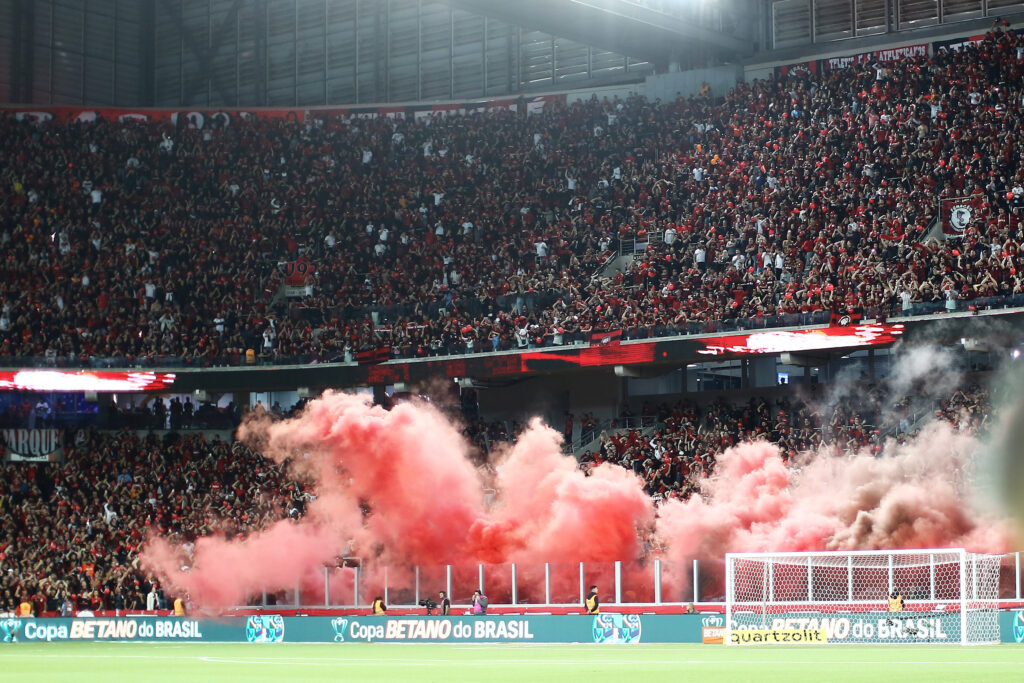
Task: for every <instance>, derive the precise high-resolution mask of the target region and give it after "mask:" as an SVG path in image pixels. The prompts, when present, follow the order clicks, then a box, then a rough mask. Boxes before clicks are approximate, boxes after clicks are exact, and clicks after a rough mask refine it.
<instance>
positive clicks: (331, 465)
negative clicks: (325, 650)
mask: <svg viewBox="0 0 1024 683" xmlns="http://www.w3.org/2000/svg"><path fill="white" fill-rule="evenodd" d="M239 438H240V439H242V440H245V441H248V442H250V443H253V444H254V445H256V446H258V447H259V448H260V450H261V452H262V453H263V454H264V455H265V456H266V457H268V458H271V459H273V460H275V461H278V462H281V461H284V460H286V459H289V458H290V459H291V461H292V463H293V467H295V468H296V469H297V470H298V471H300V472H302V473H304V474H306V475H308V476H312V477H314V478H315V480H316V481H317V482H318V485H317V490H316V495H317V498H316V500H314V501H312V502H311V503H310V504H309V505H308V509H307V514H306V515H305V517H304V518H303V519H302V520H300V521H298V522H294V521H290V520H285V521H281V522H278V523H277V524H275V525H273V526H272V527H270V528H269V529H268V530H266V531H264V532H261V533H254V534H251V535H250V536H249V538H248V539H246V540H244V541H234V540H232V541H229V540H226V539H224V538H205V539H200V540H198V541H197V542H196V545H195V551H194V555H193V558H192V567H191V568H190V569H188V570H187V571H184V570H182V569H181V564H182V560H181V554H180V553H178V552H176V551H175V549H174V548H171V547H170V546H169V545H168V544H167V543H166V542H165V541H162V540H154V541H151V542H150V543H149V544H148V546H147V549H146V551H145V552H144V553H143V562H144V563H145V565H146V566H148V567H150V568H151V569H153V570H154V571H155V572H156V573H157V574H159V575H160V576H162V577H164V579H165V580H166V581H167V582H168V583H170V584H171V585H172V586H174V587H175V588H176V589H178V590H185V591H188V592H189V593H190V594H191V597H192V599H193V600H194V601H195V602H197V603H198V604H200V605H202V606H204V607H206V608H211V609H216V608H222V607H226V606H230V605H238V604H244V602H245V598H246V596H248V595H252V594H254V593H259V592H260V591H261V590H262V589H263V588H264V587H266V588H268V589H270V590H276V589H279V588H289V589H290V588H292V587H293V586H295V585H302V586H304V587H306V588H307V589H310V590H316V588H317V586H319V591H320V592H319V595H320V596H321V597H322V595H323V588H322V586H323V566H324V565H325V564H328V565H332V566H333V564H334V560H335V558H336V557H338V556H339V555H352V556H357V557H360V558H362V559H363V560H364V561H366V562H367V565H368V566H369V569H370V571H369V573H368V575H364V576H366V579H367V581H366V583H364V590H365V591H367V592H369V591H371V590H375V589H376V587H377V586H378V585H382V583H383V576H382V574H381V573H380V572H379V571H377V573H376V574H374V570H373V567H377V568H380V567H384V566H388V567H390V568H391V569H390V572H391V577H390V578H393V577H394V575H395V572H401V571H402V569H401V568H403V567H409V566H412V565H420V566H435V565H448V564H451V565H476V564H477V563H493V564H501V563H508V562H517V563H521V564H523V565H524V566H523V568H522V573H523V576H524V581H527V582H528V581H531V580H532V581H534V582H535V581H537V580H541V579H542V578H543V569H542V568H541V569H540V573H539V576H538V575H537V569H536V566H537V565H542V564H543V563H544V562H560V561H564V562H569V561H572V562H577V563H578V562H580V561H583V562H597V561H612V560H615V559H619V558H630V557H636V556H637V555H638V554H639V549H640V544H639V541H638V539H637V535H636V529H637V528H638V527H639V526H641V525H648V526H649V525H650V524H651V523H653V519H654V506H653V504H652V502H651V500H650V499H649V498H648V497H647V496H646V495H645V494H644V492H643V487H642V484H641V482H640V480H639V479H638V478H637V477H636V476H635V475H633V474H632V473H630V472H626V471H625V470H622V469H620V468H611V467H609V468H601V471H599V472H595V473H594V475H593V476H591V477H585V476H584V475H583V473H582V472H580V471H579V470H578V469H577V468H576V461H575V460H573V459H572V458H568V457H566V456H564V455H563V454H562V452H561V436H560V435H559V434H558V433H557V432H555V431H554V430H552V429H551V428H549V427H546V426H544V425H543V424H541V422H540V421H539V420H533V421H531V422H530V424H529V426H528V428H527V429H526V430H525V431H524V432H523V433H522V434H521V435H520V437H519V439H518V441H517V443H515V444H514V445H510V446H507V447H505V448H504V449H503V450H501V451H500V452H499V453H498V454H497V456H496V458H495V459H494V464H495V467H496V472H495V473H494V474H493V475H486V476H485V475H484V474H481V472H479V471H478V470H477V469H476V468H475V467H474V466H473V464H472V463H471V461H470V459H469V450H468V445H467V443H466V440H465V439H464V438H463V437H462V435H461V434H460V432H459V431H458V430H457V429H456V427H455V426H453V425H452V424H451V423H450V422H449V421H448V420H447V419H446V418H445V417H444V415H442V414H441V413H440V412H439V411H437V410H436V409H434V408H433V407H431V406H430V405H428V404H411V403H404V404H400V405H398V406H396V407H395V408H394V409H393V410H391V411H386V410H384V409H382V408H380V407H376V406H371V405H369V404H368V403H367V401H366V400H365V399H363V398H360V397H356V396H352V395H348V394H342V393H333V392H329V393H327V394H325V395H324V396H323V397H322V398H321V399H319V400H316V401H313V402H311V403H310V404H309V406H308V407H307V409H306V410H305V411H304V412H303V414H302V415H301V416H299V417H297V418H295V419H290V420H283V421H279V422H272V421H270V420H267V419H263V420H252V421H248V422H246V423H245V424H244V425H243V426H242V428H241V429H240V431H239ZM489 489H493V490H494V495H495V499H494V501H493V502H492V503H491V505H490V506H487V505H485V492H486V491H487V490H489ZM362 503H365V504H366V505H368V506H369V508H370V510H371V512H370V514H369V515H367V516H365V517H364V516H363V514H362V511H361V509H360V506H361V504H362ZM531 565H533V566H531ZM474 571H475V567H474ZM492 576H493V574H492ZM474 578H475V577H474ZM496 578H497V577H496ZM573 578H574V577H573V575H566V576H565V577H561V576H559V577H556V579H557V581H558V582H559V583H565V584H571V583H572V579H573ZM462 579H464V580H465V582H466V583H467V585H473V582H471V581H470V579H468V578H465V577H460V576H457V577H456V580H457V581H459V580H462ZM575 580H576V581H577V582H578V574H577V575H575ZM504 583H505V584H506V585H504V586H503V585H502V580H501V579H498V580H497V582H496V583H495V582H492V581H491V580H490V579H488V592H490V593H491V595H492V599H493V598H494V597H497V598H498V600H500V599H501V597H502V596H503V595H510V593H511V587H510V585H509V584H510V576H506V577H504ZM441 585H443V584H441ZM431 588H432V589H433V586H431ZM565 590H569V589H568V588H567V587H565ZM562 592H564V590H563V591H562ZM570 593H571V591H570ZM366 594H367V593H366V592H364V594H363V597H365V596H366ZM455 597H460V596H455ZM461 597H468V594H467V596H461ZM542 597H543V596H539V599H538V595H534V596H532V599H533V600H534V601H535V602H536V601H542Z"/></svg>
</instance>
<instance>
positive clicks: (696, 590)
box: [693, 560, 700, 605]
mask: <svg viewBox="0 0 1024 683" xmlns="http://www.w3.org/2000/svg"><path fill="white" fill-rule="evenodd" d="M699 581H700V565H698V564H697V560H694V561H693V604H695V605H696V604H697V603H698V602H700V585H699V583H698V582H699Z"/></svg>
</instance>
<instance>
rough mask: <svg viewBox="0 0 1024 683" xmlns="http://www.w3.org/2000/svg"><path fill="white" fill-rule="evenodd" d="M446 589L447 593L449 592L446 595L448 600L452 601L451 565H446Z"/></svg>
mask: <svg viewBox="0 0 1024 683" xmlns="http://www.w3.org/2000/svg"><path fill="white" fill-rule="evenodd" d="M444 587H445V591H447V592H446V593H445V594H446V595H447V596H448V599H449V600H451V599H452V566H451V565H450V564H449V565H445V581H444Z"/></svg>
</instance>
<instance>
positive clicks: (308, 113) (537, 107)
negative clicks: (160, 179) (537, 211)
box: [3, 94, 566, 129]
mask: <svg viewBox="0 0 1024 683" xmlns="http://www.w3.org/2000/svg"><path fill="white" fill-rule="evenodd" d="M565 101H566V96H565V95H564V94H559V95H536V96H529V97H528V96H522V97H504V98H500V99H492V100H476V101H470V102H451V103H446V104H414V105H390V106H383V107H320V108H316V109H193V110H187V109H148V108H143V107H131V108H115V107H85V106H81V107H79V106H48V105H27V106H20V107H3V109H4V110H5V111H10V112H13V113H14V116H15V118H17V119H18V120H19V121H20V120H23V119H29V120H31V121H35V122H37V123H41V122H45V121H51V120H56V121H59V122H62V123H71V122H75V121H77V122H80V123H90V122H92V121H95V120H97V119H99V118H103V119H105V120H107V121H119V122H122V123H125V122H128V121H139V122H141V123H150V122H166V123H170V124H171V125H175V126H177V125H180V126H183V127H188V128H198V129H202V128H205V127H207V126H218V127H221V128H223V127H226V126H230V125H231V124H233V123H235V122H237V121H239V120H245V119H249V118H261V119H288V118H290V119H294V120H296V121H306V120H307V119H310V118H314V119H326V118H338V119H352V118H371V119H372V118H384V117H387V118H399V119H412V118H422V117H424V116H432V115H433V116H451V115H460V114H468V113H473V112H482V111H492V110H497V109H509V110H512V111H518V112H519V113H520V114H536V113H540V112H542V111H544V110H545V109H546V108H547V107H548V106H549V105H551V104H554V103H564V102H565Z"/></svg>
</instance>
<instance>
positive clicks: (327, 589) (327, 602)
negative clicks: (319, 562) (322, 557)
mask: <svg viewBox="0 0 1024 683" xmlns="http://www.w3.org/2000/svg"><path fill="white" fill-rule="evenodd" d="M330 606H331V568H330V567H328V566H326V565H324V607H330Z"/></svg>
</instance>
